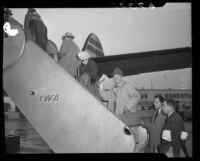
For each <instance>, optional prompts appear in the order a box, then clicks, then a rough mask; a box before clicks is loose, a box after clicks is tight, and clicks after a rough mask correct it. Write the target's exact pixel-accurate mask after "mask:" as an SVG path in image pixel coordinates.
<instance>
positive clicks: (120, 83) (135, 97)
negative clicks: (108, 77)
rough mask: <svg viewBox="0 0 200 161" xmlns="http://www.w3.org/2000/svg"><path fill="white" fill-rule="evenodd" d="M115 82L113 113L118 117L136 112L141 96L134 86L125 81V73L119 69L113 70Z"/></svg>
mask: <svg viewBox="0 0 200 161" xmlns="http://www.w3.org/2000/svg"><path fill="white" fill-rule="evenodd" d="M113 80H114V88H113V93H114V104H113V112H114V113H115V114H116V115H121V114H123V113H126V112H135V111H136V105H137V103H138V102H139V100H140V95H139V93H138V92H137V90H136V89H135V87H134V86H133V84H130V83H128V82H125V81H124V80H123V72H122V70H121V69H119V68H115V69H114V70H113Z"/></svg>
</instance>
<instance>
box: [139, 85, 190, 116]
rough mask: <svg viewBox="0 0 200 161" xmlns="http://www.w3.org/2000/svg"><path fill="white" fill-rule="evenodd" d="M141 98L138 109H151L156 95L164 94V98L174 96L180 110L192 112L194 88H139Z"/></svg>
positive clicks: (185, 112)
mask: <svg viewBox="0 0 200 161" xmlns="http://www.w3.org/2000/svg"><path fill="white" fill-rule="evenodd" d="M138 92H139V93H140V96H141V100H140V102H139V104H138V107H137V108H138V110H151V109H152V108H153V100H154V97H155V95H159V94H160V95H162V96H163V97H164V98H166V99H169V98H172V99H174V100H175V101H176V102H177V106H178V111H179V112H184V114H185V115H188V113H189V114H190V115H191V114H192V90H191V89H143V88H142V89H138Z"/></svg>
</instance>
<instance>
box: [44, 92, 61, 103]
mask: <svg viewBox="0 0 200 161" xmlns="http://www.w3.org/2000/svg"><path fill="white" fill-rule="evenodd" d="M58 101H59V95H58V94H52V95H49V94H48V95H44V96H40V103H51V102H58Z"/></svg>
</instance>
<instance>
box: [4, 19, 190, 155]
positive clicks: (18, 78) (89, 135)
mask: <svg viewBox="0 0 200 161" xmlns="http://www.w3.org/2000/svg"><path fill="white" fill-rule="evenodd" d="M9 23H10V24H11V27H12V28H13V29H17V30H18V31H19V33H18V34H17V35H16V36H8V37H4V54H3V88H4V90H5V91H6V93H8V95H9V96H10V97H11V98H12V100H13V101H14V102H15V104H16V105H17V107H19V109H20V110H21V112H22V113H23V114H24V115H25V116H26V117H27V119H28V120H29V121H30V123H31V124H32V125H33V126H34V128H35V129H36V130H37V131H38V133H39V134H40V135H41V136H42V138H43V139H44V140H45V141H46V142H47V144H48V145H49V146H50V147H51V148H52V149H53V151H54V152H55V153H77V152H78V153H85V152H87V153H88V152H89V153H98V152H99V153H102V152H106V153H108V152H112V153H116V152H126V153H127V152H128V153H134V152H137V151H139V149H141V148H143V147H144V146H145V145H146V144H147V142H146V141H147V140H148V137H149V136H148V134H147V132H146V131H145V132H142V133H141V136H142V135H143V134H145V136H144V137H145V138H146V139H143V140H142V141H145V143H142V145H140V146H141V147H140V146H139V147H137V145H136V143H135V138H134V134H133V132H132V131H131V130H130V128H129V127H128V126H127V125H126V124H125V123H124V122H123V121H121V120H120V119H119V118H117V117H116V116H115V115H114V114H112V113H111V112H110V111H109V110H108V109H107V108H105V107H104V106H103V105H102V104H101V103H99V102H98V101H97V100H96V98H94V97H93V96H92V95H91V94H90V93H89V92H88V91H87V90H85V89H84V88H83V87H82V86H81V85H80V84H79V83H78V82H77V81H76V80H75V79H74V78H73V77H72V76H71V75H70V74H69V73H68V72H66V70H64V69H63V68H62V67H61V66H60V65H59V64H58V63H57V62H55V61H54V60H53V59H51V58H50V57H49V56H48V54H47V53H46V52H45V51H44V50H42V49H41V48H40V47H39V46H38V45H37V44H35V43H34V42H32V41H29V40H28V41H26V40H25V35H24V31H23V28H22V27H21V25H20V24H16V23H13V21H10V22H9ZM91 35H93V34H91ZM91 35H90V36H91ZM90 36H89V37H90ZM87 40H89V38H88V39H87ZM86 42H87V44H89V43H88V41H86ZM88 46H90V45H84V48H83V50H90V51H91V46H90V47H88ZM96 46H97V45H96ZM98 46H99V45H98ZM87 47H88V48H87ZM101 47H102V46H101ZM97 50H98V49H97ZM102 51H103V50H101V52H102ZM93 52H94V50H93ZM102 53H103V52H102ZM98 56H99V55H96V57H92V59H93V60H94V61H95V62H96V63H97V64H98V65H99V66H100V68H101V69H102V71H103V73H105V74H107V75H111V72H112V70H113V67H115V66H116V65H117V66H118V67H119V68H121V69H122V70H123V71H124V72H125V75H134V74H139V73H146V72H152V71H162V70H169V69H171V70H173V69H181V68H186V67H191V65H192V61H191V49H190V48H188V47H186V48H180V49H169V50H162V51H151V52H143V53H130V54H125V55H116V56H104V54H103V55H101V56H99V57H98ZM180 60H181V61H180ZM139 128H140V129H141V131H143V130H144V129H142V128H141V126H140V127H139ZM142 141H141V142H142Z"/></svg>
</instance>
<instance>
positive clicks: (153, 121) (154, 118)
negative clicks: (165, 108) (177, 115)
mask: <svg viewBox="0 0 200 161" xmlns="http://www.w3.org/2000/svg"><path fill="white" fill-rule="evenodd" d="M158 113H159V111H157V112H156V115H155V117H154V121H153V122H155V121H156V118H157V117H158Z"/></svg>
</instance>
